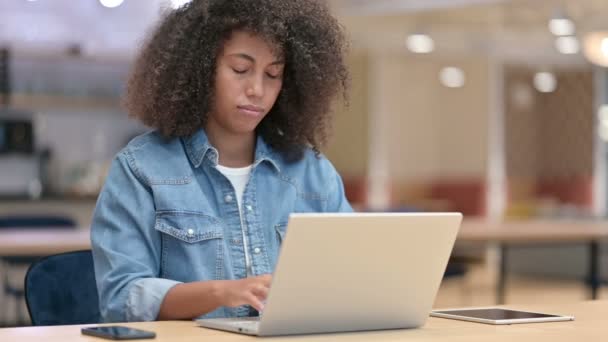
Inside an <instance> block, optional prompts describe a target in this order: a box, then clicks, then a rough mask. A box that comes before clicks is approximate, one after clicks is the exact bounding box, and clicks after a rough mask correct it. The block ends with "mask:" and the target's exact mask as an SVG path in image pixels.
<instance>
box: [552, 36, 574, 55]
mask: <svg viewBox="0 0 608 342" xmlns="http://www.w3.org/2000/svg"><path fill="white" fill-rule="evenodd" d="M555 48H556V49H557V51H559V52H560V53H563V54H565V55H572V54H575V53H578V52H579V50H580V45H579V43H578V39H576V37H572V36H567V37H557V38H556V39H555Z"/></svg>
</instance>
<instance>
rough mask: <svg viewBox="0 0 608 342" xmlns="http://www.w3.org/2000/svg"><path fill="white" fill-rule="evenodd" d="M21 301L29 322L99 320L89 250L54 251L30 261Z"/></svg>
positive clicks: (37, 323) (55, 322)
mask: <svg viewBox="0 0 608 342" xmlns="http://www.w3.org/2000/svg"><path fill="white" fill-rule="evenodd" d="M25 302H26V303H27V310H28V312H29V314H30V318H31V320H32V324H33V325H66V324H88V323H99V322H101V315H100V313H99V296H98V294H97V285H96V283H95V270H94V269H93V254H92V253H91V251H90V250H86V251H77V252H68V253H61V254H55V255H51V256H48V257H46V258H43V259H40V260H38V261H37V262H35V263H34V264H32V266H30V268H29V269H28V271H27V274H26V276H25Z"/></svg>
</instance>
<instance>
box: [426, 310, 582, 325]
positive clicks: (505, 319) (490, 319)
mask: <svg viewBox="0 0 608 342" xmlns="http://www.w3.org/2000/svg"><path fill="white" fill-rule="evenodd" d="M431 316H434V317H441V318H452V319H460V320H463V321H471V322H479V323H486V324H517V323H539V322H558V321H573V320H574V317H573V316H562V315H551V314H545V313H538V312H528V311H517V310H508V309H500V308H470V309H450V310H435V311H431Z"/></svg>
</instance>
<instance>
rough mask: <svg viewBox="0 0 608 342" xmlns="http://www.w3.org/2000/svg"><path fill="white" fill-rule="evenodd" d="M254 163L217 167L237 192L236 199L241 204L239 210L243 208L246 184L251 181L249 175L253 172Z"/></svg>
mask: <svg viewBox="0 0 608 342" xmlns="http://www.w3.org/2000/svg"><path fill="white" fill-rule="evenodd" d="M251 167H252V165H249V166H245V167H226V166H222V165H219V164H218V165H217V169H218V171H219V172H221V173H222V174H223V175H224V176H226V178H228V180H229V181H230V183H232V186H233V187H234V191H235V192H236V201H237V203H238V205H239V210H241V207H242V203H243V193H244V192H245V186H247V182H249V175H250V174H251Z"/></svg>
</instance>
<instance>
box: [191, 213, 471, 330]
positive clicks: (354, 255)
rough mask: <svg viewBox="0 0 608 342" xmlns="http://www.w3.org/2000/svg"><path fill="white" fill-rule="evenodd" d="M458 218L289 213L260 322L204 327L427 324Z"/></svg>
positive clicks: (218, 321) (212, 322) (206, 322)
mask: <svg viewBox="0 0 608 342" xmlns="http://www.w3.org/2000/svg"><path fill="white" fill-rule="evenodd" d="M461 221H462V215H461V214H460V213H339V214H335V213H334V214H325V213H323V214H319V213H314V214H291V215H290V217H289V223H288V226H287V233H286V235H285V239H284V241H283V245H282V247H281V252H280V256H279V261H278V264H277V266H276V269H275V272H274V274H273V279H272V285H271V288H270V292H269V294H268V298H267V301H266V304H265V308H264V312H263V313H262V314H261V316H260V317H245V318H215V319H199V320H197V323H198V325H200V326H203V327H207V328H213V329H221V330H227V331H232V332H237V333H243V334H249V335H257V336H273V335H291V334H309V333H329V332H346V331H362V330H381V329H402V328H415V327H419V326H422V325H423V324H424V323H425V322H426V319H427V317H428V316H429V312H430V310H431V307H432V305H433V302H434V300H435V295H436V294H437V290H438V288H439V284H440V283H441V279H442V277H443V273H444V271H445V268H446V265H447V262H448V258H449V256H450V253H451V251H452V247H453V245H454V240H455V239H456V235H457V233H458V229H459V227H460V222H461Z"/></svg>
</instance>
